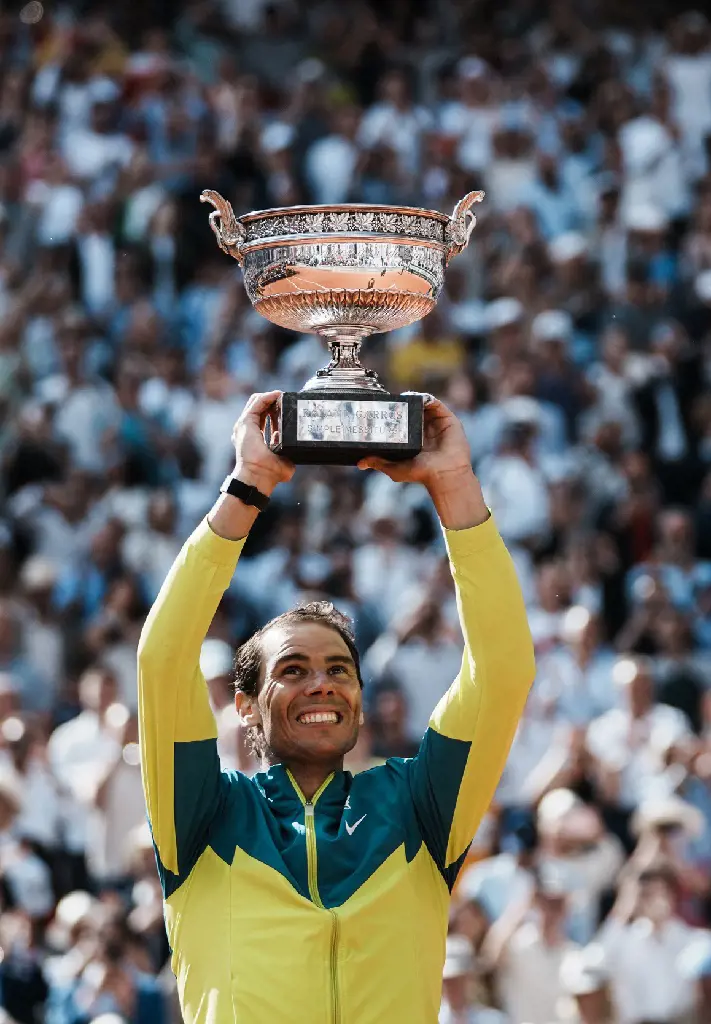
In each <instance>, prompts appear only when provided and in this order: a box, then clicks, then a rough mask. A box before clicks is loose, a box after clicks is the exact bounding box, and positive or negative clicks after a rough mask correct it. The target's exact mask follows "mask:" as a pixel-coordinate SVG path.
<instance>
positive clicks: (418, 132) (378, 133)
mask: <svg viewBox="0 0 711 1024" xmlns="http://www.w3.org/2000/svg"><path fill="white" fill-rule="evenodd" d="M432 123H433V119H432V115H431V114H430V112H429V111H428V110H425V108H424V107H410V109H409V110H407V111H402V110H397V108H395V107H394V106H392V104H390V103H376V104H375V105H374V106H372V107H371V108H370V109H369V110H367V111H366V113H365V115H364V117H363V121H362V122H361V127H360V141H361V144H362V145H363V146H365V147H366V149H371V148H373V147H375V146H381V145H388V146H390V147H391V148H392V149H394V150H395V152H396V153H397V155H398V157H399V160H400V166H401V167H402V169H403V170H404V171H407V172H409V173H410V174H414V173H415V172H416V171H417V169H418V166H419V162H420V141H421V137H422V135H423V133H424V132H426V131H428V130H429V129H430V128H431V127H432Z"/></svg>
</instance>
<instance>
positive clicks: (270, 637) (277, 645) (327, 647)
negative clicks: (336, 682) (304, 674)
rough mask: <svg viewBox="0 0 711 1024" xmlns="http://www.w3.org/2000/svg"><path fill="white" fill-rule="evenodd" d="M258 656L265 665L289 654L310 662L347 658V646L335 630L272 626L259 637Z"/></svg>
mask: <svg viewBox="0 0 711 1024" xmlns="http://www.w3.org/2000/svg"><path fill="white" fill-rule="evenodd" d="M262 652H263V656H264V662H265V663H266V664H270V663H272V664H273V663H274V662H275V661H278V659H279V658H283V657H286V656H287V655H290V654H302V655H306V656H307V657H310V658H315V657H334V656H335V655H342V656H343V657H346V658H350V651H349V650H348V646H347V644H346V642H345V640H343V638H342V637H341V635H340V634H339V633H337V632H336V630H335V629H331V628H330V627H329V626H322V625H321V624H320V623H318V622H295V623H288V624H284V625H277V626H272V627H271V629H268V630H267V632H266V633H265V634H264V636H263V637H262Z"/></svg>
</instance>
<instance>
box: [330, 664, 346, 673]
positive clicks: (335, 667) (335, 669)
mask: <svg viewBox="0 0 711 1024" xmlns="http://www.w3.org/2000/svg"><path fill="white" fill-rule="evenodd" d="M347 671H348V670H347V669H346V666H345V665H332V666H331V672H347Z"/></svg>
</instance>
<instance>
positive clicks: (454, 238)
mask: <svg viewBox="0 0 711 1024" xmlns="http://www.w3.org/2000/svg"><path fill="white" fill-rule="evenodd" d="M203 195H204V193H203ZM483 198H484V193H483V192H470V193H469V194H468V195H466V196H465V197H464V199H460V200H459V202H458V203H457V205H456V206H455V207H454V210H453V211H452V216H451V217H450V218H449V224H448V225H447V227H446V229H445V235H446V238H447V241H448V242H449V252H448V253H447V263H449V261H450V260H451V258H452V257H453V256H458V255H459V253H460V252H462V251H463V250H464V249H466V247H467V246H468V245H469V236H470V235H471V233H472V231H473V230H474V225H475V224H476V217H475V216H474V214H473V213H472V211H471V209H470V207H472V206H473V205H474V203H480V202H481V201H482V199H483Z"/></svg>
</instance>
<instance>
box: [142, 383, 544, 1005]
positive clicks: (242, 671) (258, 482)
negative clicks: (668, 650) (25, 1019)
mask: <svg viewBox="0 0 711 1024" xmlns="http://www.w3.org/2000/svg"><path fill="white" fill-rule="evenodd" d="M278 397H279V392H274V391H272V392H268V393H264V394H257V395H253V396H252V397H251V399H250V400H249V402H248V404H247V406H246V408H245V410H244V412H243V413H242V415H241V416H240V418H239V419H238V421H237V424H236V426H235V428H234V432H233V441H234V445H235V451H236V463H235V469H234V473H233V474H232V476H231V477H228V478H227V480H226V481H225V483H224V484H223V488H222V491H223V493H222V494H221V496H220V497H219V498H218V499H217V501H216V503H215V505H214V506H213V508H212V510H211V511H210V513H209V514H208V515H207V518H206V520H205V521H204V522H203V523H202V524H201V525H200V526H199V527H198V528H197V529H196V530H195V532H194V533H193V535H192V536H191V537H190V538H189V539H188V540H187V542H186V543H185V546H184V547H183V549H182V551H181V552H180V554H179V555H178V558H177V559H176V562H175V564H174V565H173V567H172V569H171V571H170V573H169V575H168V578H167V579H166V581H165V583H164V585H163V588H162V590H161V592H160V594H159V596H158V598H157V600H156V603H155V605H154V607H153V609H152V610H151V612H150V615H149V616H148V619H147V621H146V624H145V627H144V629H143V634H142V637H141V642H140V646H139V654H138V662H139V700H140V724H141V744H142V758H143V779H144V787H145V795H146V802H147V807H148V815H149V819H150V823H151V828H152V833H153V840H154V843H155V849H156V855H157V861H158V870H159V873H160V878H161V882H162V885H163V892H164V897H165V921H166V926H167V931H168V937H169V940H170V945H171V949H172V952H173V956H172V966H173V970H174V971H175V974H176V977H177V980H178V988H179V992H180V1000H181V1005H182V1010H183V1015H184V1019H185V1021H186V1024H233V1022H238V1024H294V1022H298V1024H436V1021H437V1016H438V1010H439V1005H440V993H441V984H442V965H443V961H444V954H445V936H446V932H447V917H448V904H449V896H450V892H451V889H452V886H453V884H454V881H455V879H456V876H457V872H458V870H459V868H460V866H461V864H462V862H463V859H464V857H465V854H466V851H467V849H468V847H469V844H470V842H471V840H472V838H473V836H474V833H475V831H476V829H477V826H478V824H479V821H480V819H481V817H482V815H483V813H484V811H485V810H486V808H487V805H488V804H489V802H490V800H491V797H492V795H493V793H494V789H495V787H496V785H497V782H498V779H499V777H500V775H501V771H502V769H503V767H504V763H505V761H506V757H507V754H508V751H509V747H510V745H511V742H512V739H513V736H514V732H515V730H516V725H517V723H518V721H519V717H520V715H521V712H522V710H523V706H524V703H525V701H526V696H527V693H528V690H529V686H530V684H531V682H532V680H533V676H534V660H533V650H532V644H531V637H530V633H529V630H528V625H527V622H526V614H525V610H524V603H523V599H522V595H521V591H520V588H519V585H518V582H517V579H516V574H515V571H514V567H513V564H512V562H511V559H510V557H509V555H508V552H507V551H506V549H505V547H504V544H503V542H502V540H501V538H500V536H499V534H498V533H497V530H496V526H495V524H494V521H493V520H492V518H491V517H490V515H489V511H488V509H487V507H486V505H485V504H484V501H483V498H482V493H481V489H480V486H479V483H478V482H477V480H476V477H475V476H474V474H473V472H472V468H471V462H470V455H469V448H468V445H467V442H466V438H465V435H464V431H463V429H462V426H461V424H460V423H459V421H458V420H457V419H456V417H455V416H454V415H453V414H452V413H451V412H450V411H449V410H448V409H447V408H446V407H445V406H444V405H443V404H442V403H441V402H439V401H437V400H435V399H431V400H429V401H428V403H427V405H426V408H425V434H426V443H425V448H424V450H423V452H422V453H421V454H420V455H418V456H417V458H415V459H413V460H411V461H409V462H406V463H401V464H394V463H388V462H383V461H382V460H379V459H376V458H370V459H367V460H365V461H364V462H362V463H360V467H361V468H372V469H377V470H380V471H382V472H383V473H385V474H386V475H388V476H389V477H390V478H391V479H393V480H395V481H402V482H405V481H416V482H419V483H421V484H423V485H424V486H425V487H426V488H427V490H428V491H429V494H430V497H431V499H432V501H433V503H434V506H435V509H436V511H437V513H438V515H439V519H440V521H441V524H442V528H443V530H444V537H445V541H446V544H447V549H448V552H449V558H450V563H451V569H452V574H453V577H454V582H455V585H456V589H457V598H458V608H459V617H460V621H461V626H462V631H463V634H464V641H465V649H464V657H463V661H462V668H461V671H460V673H459V675H458V676H457V678H456V679H455V680H454V682H453V684H452V687H451V689H450V690H449V691H448V693H447V694H445V696H444V697H443V698H442V700H441V701H440V703H439V704H438V706H437V708H435V710H434V713H433V715H432V719H431V721H430V725H429V728H428V730H427V732H426V734H425V737H424V739H423V740H422V745H421V747H420V750H419V753H418V755H417V756H416V757H415V758H412V759H408V760H405V759H400V758H394V759H392V760H390V761H388V762H387V763H386V764H385V765H383V766H381V767H377V768H373V769H371V770H370V771H367V772H363V773H362V774H359V775H356V776H355V777H353V776H351V775H350V774H349V773H348V772H345V771H343V758H344V755H345V754H347V753H348V751H349V750H351V749H352V747H353V746H354V745H355V742H356V739H357V736H358V728H359V725H360V724H362V721H363V716H362V711H361V708H362V686H363V684H362V680H361V674H360V666H359V660H358V652H357V650H356V648H355V645H354V641H353V634H352V632H351V627H350V623H349V620H347V619H346V618H345V617H344V616H342V615H340V614H339V613H338V612H337V611H335V610H334V609H333V608H332V606H331V605H329V604H326V603H315V604H311V605H307V606H305V607H303V608H300V609H297V610H293V611H290V612H287V613H286V614H284V615H281V616H279V617H278V618H276V619H273V620H272V621H271V622H270V623H268V624H267V625H266V626H265V627H263V628H262V629H261V630H260V631H259V632H258V633H257V634H256V635H255V636H254V637H252V638H251V639H250V640H248V641H247V642H246V643H245V644H243V646H242V647H241V648H240V649H239V650H238V652H237V656H236V659H235V680H236V703H237V708H238V710H239V713H240V715H241V718H242V721H243V723H244V724H245V726H246V727H247V728H248V729H249V730H250V731H251V734H252V736H253V739H254V742H255V744H256V746H257V748H258V749H259V751H260V752H261V756H262V759H263V770H262V771H261V772H259V773H258V774H256V775H255V776H254V778H252V779H250V778H247V777H246V776H243V775H240V774H239V773H236V772H221V771H220V765H219V761H218V755H217V746H216V726H215V721H214V719H213V715H212V712H211V710H210V704H209V701H208V694H207V689H206V685H205V681H204V679H203V677H202V675H201V673H200V669H199V654H200V647H201V644H202V641H203V639H204V637H205V635H206V633H207V630H208V628H209V625H210V622H211V620H212V618H213V615H214V614H215V611H216V609H217V607H218V604H219V602H220V599H221V598H222V595H223V593H224V591H225V590H226V589H227V587H228V586H229V584H230V581H231V579H232V576H233V574H234V571H235V567H236V566H237V562H238V559H239V556H240V552H241V550H242V547H243V545H244V540H245V538H246V536H247V534H248V533H249V530H250V527H251V526H252V524H253V523H254V521H255V519H256V517H257V515H258V514H259V511H260V509H262V508H264V507H265V505H266V502H267V500H268V498H269V495H270V494H271V493H272V492H273V490H274V488H275V487H277V486H278V484H280V483H283V482H285V481H287V480H289V479H290V478H291V476H292V474H293V472H294V467H293V465H291V464H290V463H288V462H286V461H285V460H283V459H281V458H279V457H278V456H277V455H275V454H274V453H273V452H272V451H271V450H270V448H269V447H268V445H267V444H266V443H265V440H264V433H263V431H264V428H265V423H266V420H267V419H268V418H269V417H270V416H272V409H273V405H274V402H275V401H276V399H277V398H278Z"/></svg>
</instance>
